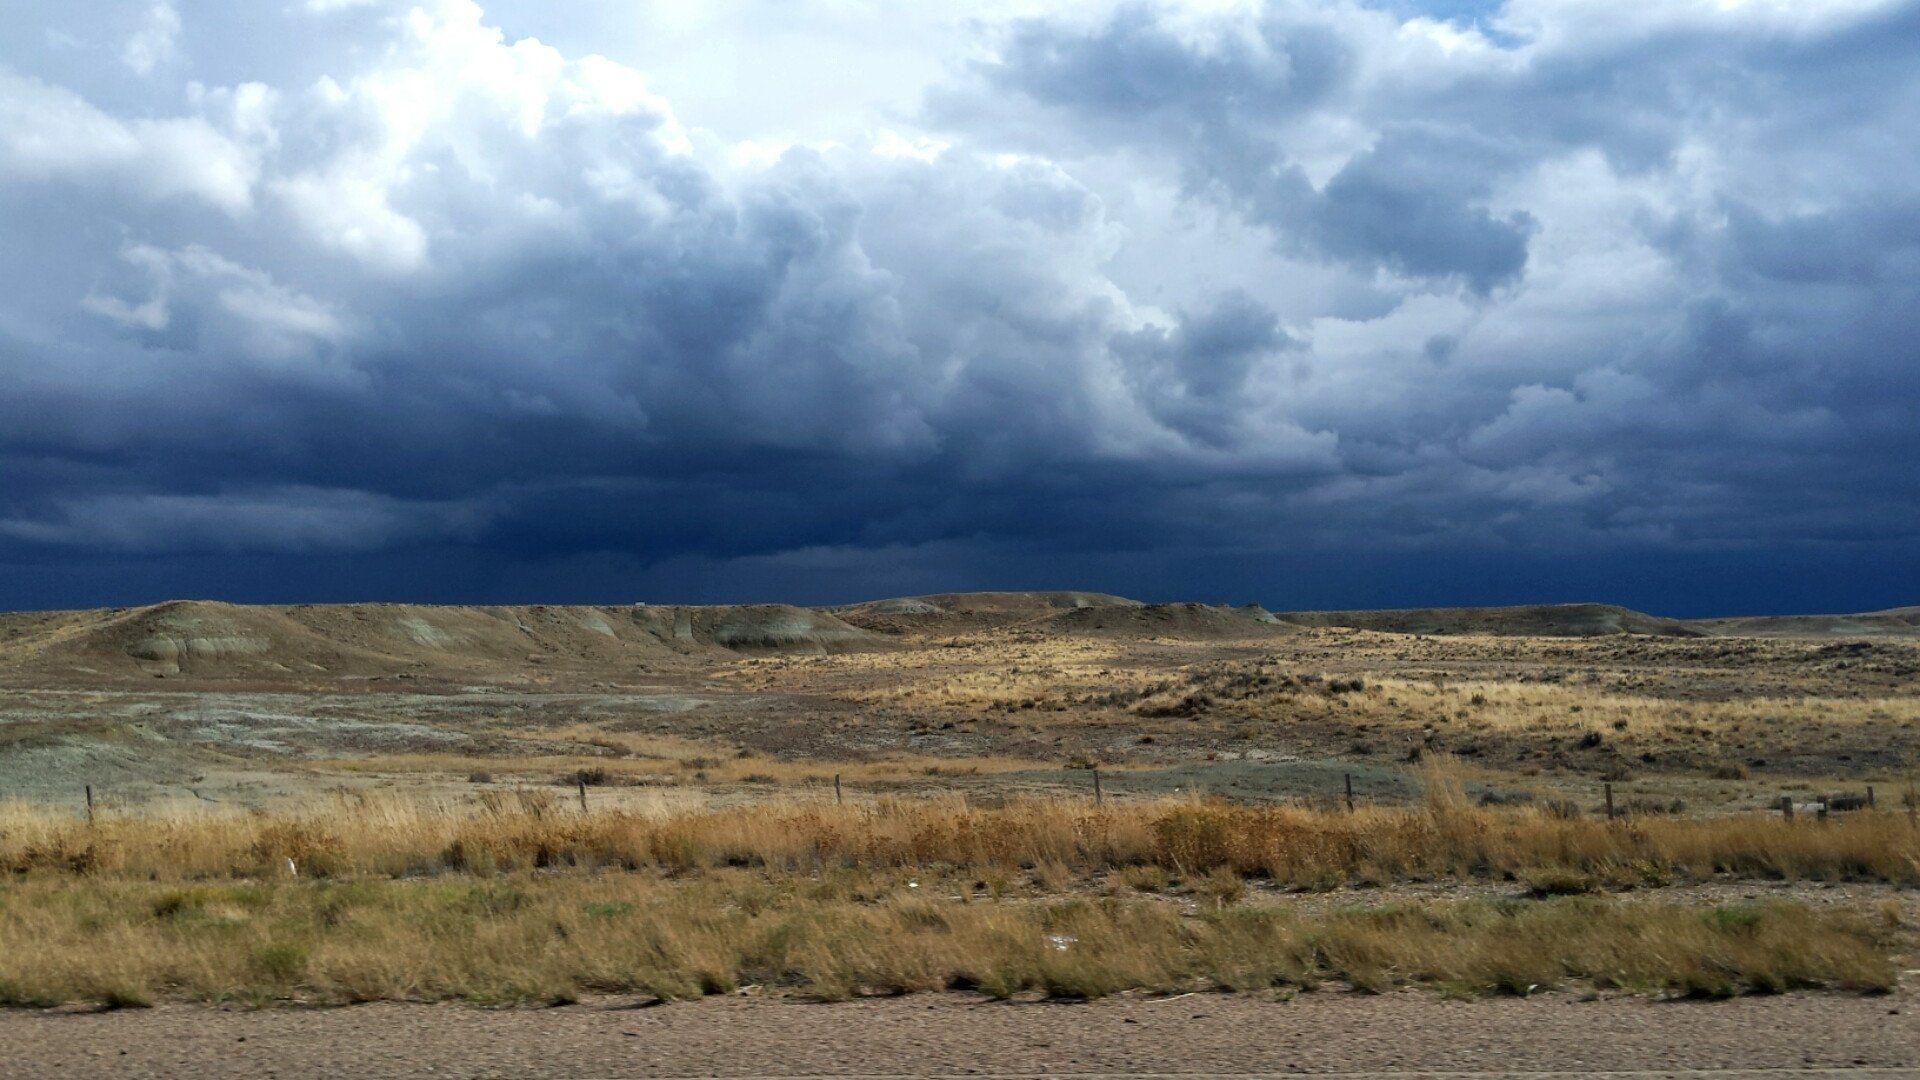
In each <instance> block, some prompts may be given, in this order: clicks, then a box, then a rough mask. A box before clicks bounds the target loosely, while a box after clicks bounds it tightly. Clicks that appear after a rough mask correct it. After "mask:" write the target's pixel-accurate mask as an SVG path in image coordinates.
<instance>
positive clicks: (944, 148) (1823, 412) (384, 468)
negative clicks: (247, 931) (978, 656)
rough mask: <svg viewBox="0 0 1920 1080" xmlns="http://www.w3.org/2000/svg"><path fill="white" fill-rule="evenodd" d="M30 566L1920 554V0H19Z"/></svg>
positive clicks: (1695, 590)
mask: <svg viewBox="0 0 1920 1080" xmlns="http://www.w3.org/2000/svg"><path fill="white" fill-rule="evenodd" d="M5 26H6V32H5V33H4V34H0V241H4V242H0V607H9V608H45V607H79V606H95V605H109V604H115V605H117V604H132V603H145V602H152V601H157V600H161V599H167V598H174V597H207V598H221V599H231V600H242V601H259V602H266V601H282V602H308V601H347V600H415V601H429V602H502V603H504V602H553V603H562V602H602V603H623V602H631V601H641V600H646V601H654V602H732V601H752V600H786V601H792V602H800V603H829V602H838V601H850V600H857V599H863V598H870V597H877V596H886V595H899V594H907V593H920V592H931V591H943V590H950V589H967V588H1082V589H1099V590H1106V591H1112V592H1119V593H1123V594H1126V595H1131V596H1137V597H1141V598H1143V599H1150V600H1162V599H1194V600H1206V601H1230V602H1236V603H1238V602H1249V601H1252V602H1259V603H1264V604H1267V605H1269V606H1271V607H1275V608H1308V607H1365V606H1414V605H1432V604H1472V603H1515V602H1536V601H1538V602H1550V601H1576V600H1600V601H1610V602H1618V603H1624V604H1629V605H1632V606H1635V607H1640V608H1644V609H1647V610H1651V611H1655V612H1658V613H1661V614H1669V615H1706V614H1734V613H1760V612H1800V611H1849V610H1868V609H1874V608H1884V607H1891V606H1897V605H1905V604H1915V603H1920V464H1917V463H1920V318H1917V317H1916V314H1915V313H1916V311H1920V134H1917V133H1920V0H1637V2H1635V3H1633V4H1619V3H1616V2H1613V0H1504V2H1499V0H1479V2H1476V0H1443V2H1434V3H1425V2H1421V0H1379V2H1354V0H1185V2H1164V3H1153V2H1119V3H1116V2H1108V0H1075V2H1066V0H1059V2H1052V0H980V2H973V3H968V4H942V3H932V2H924V3H908V2H902V0H712V2H704V3H692V2H683V0H574V2H570V3H566V4H552V3H544V2H538V0H504V2H497V3H490V4H486V5H484V6H483V5H481V4H476V3H474V2H471V0H416V2H405V0H400V2H389V0H268V2H266V3H260V2H257V0H256V2H242V0H125V2H123V0H99V2H96V3H87V4H73V3H71V2H68V0H7V3H6V5H5Z"/></svg>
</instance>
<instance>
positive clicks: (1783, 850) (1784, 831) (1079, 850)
mask: <svg viewBox="0 0 1920 1080" xmlns="http://www.w3.org/2000/svg"><path fill="white" fill-rule="evenodd" d="M1041 865H1054V866H1059V867H1062V868H1065V869H1066V870H1067V871H1069V872H1071V873H1073V874H1077V875H1083V876H1084V875H1090V874H1095V873H1104V872H1107V871H1115V870H1125V869H1127V868H1131V867H1156V868H1159V869H1162V870H1166V871H1170V872H1174V873H1179V874H1185V875H1193V874H1205V873H1210V872H1214V871H1223V872H1226V873H1230V874H1234V875H1238V876H1240V877H1242V878H1257V879H1262V880H1266V881H1270V882H1272V883H1274V884H1276V885H1279V886H1282V887H1290V888H1325V887H1332V886H1337V885H1343V884H1349V883H1362V884H1364V883H1390V882H1398V881H1407V880H1434V879H1454V880H1511V879H1517V878H1519V877H1520V876H1521V875H1524V874H1530V873H1532V874H1537V873H1540V872H1542V871H1546V870H1564V871H1570V872H1576V873H1581V874H1588V875H1592V876H1593V877H1594V878H1595V879H1596V880H1598V881H1601V882H1605V883H1611V884H1635V883H1660V882H1666V881H1686V880H1703V879H1707V878H1711V877H1714V876H1718V875H1734V876H1739V877H1747V878H1757V879H1796V880H1804V879H1813V880H1871V881H1882V882H1894V883H1900V884H1915V883H1920V827H1917V826H1916V824H1915V823H1914V821H1913V820H1912V819H1911V818H1910V817H1909V816H1908V815H1906V814H1902V813H1890V812H1863V813H1855V814H1849V815H1844V816H1837V817H1836V818H1835V819H1833V820H1830V821H1813V820H1808V819H1807V818H1806V817H1805V816H1803V817H1802V819H1801V820H1797V821H1793V822H1786V821H1782V820H1780V819H1779V818H1777V817H1774V816H1770V815H1762V814H1736V815H1727V816H1722V817H1713V818H1669V817H1636V818H1631V819H1628V820H1624V821H1620V822H1608V821H1605V820H1601V819H1597V818H1591V817H1586V818H1562V817H1557V816H1554V815H1553V814H1551V813H1548V812H1546V811H1543V810H1540V809H1534V808H1527V807H1522V808H1495V807H1478V806H1474V805H1471V804H1470V803H1469V802H1468V801H1467V800H1466V799H1465V797H1464V796H1462V795H1461V794H1460V791H1459V789H1458V787H1457V786H1455V785H1454V784H1453V783H1452V782H1451V781H1450V780H1449V779H1448V778H1447V777H1446V776H1445V775H1444V774H1438V773H1436V775H1435V776H1434V777H1433V778H1432V780H1431V781H1430V794H1429V796H1428V798H1427V800H1426V801H1425V802H1424V803H1423V804H1421V805H1417V806H1410V807H1363V808H1361V809H1360V810H1359V811H1358V812H1357V813H1350V814H1349V813H1337V812H1327V811H1319V810H1310V809H1304V808H1297V807H1255V806H1240V805H1230V804H1225V803H1214V802H1206V801H1201V800H1193V799H1189V800H1157V801H1148V802H1130V803H1117V802H1115V803H1109V804H1108V805H1107V806H1105V807H1094V806H1091V805H1089V804H1087V803H1085V802H1078V801H1069V800H1021V801H1014V802H1010V803H1007V804H1005V805H1000V806H980V805H975V804H971V803H969V802H968V801H966V800H965V799H962V798H958V797H953V798H942V799H920V800H906V799H881V800H878V801H871V802H867V801H856V802H854V803H850V804H848V805H845V806H837V805H835V804H833V803H832V802H831V801H830V797H829V799H828V800H827V801H822V800H814V801H800V800H792V799H789V800H785V801H777V802H769V803H761V804H756V805H752V806H742V807H734V808H727V809H701V808H698V807H691V808H690V806H689V804H688V803H687V802H686V801H683V800H678V799H672V798H668V797H667V796H666V795H665V794H664V793H663V794H661V795H659V796H657V797H654V798H651V799H647V798H642V799H640V800H638V801H623V803H622V804H621V805H619V806H617V807H610V808H605V809H593V810H590V811H582V810H580V809H579V808H578V807H577V806H576V805H575V804H574V803H573V802H572V800H571V799H568V798H564V797H562V796H561V794H560V793H559V792H557V791H555V790H554V789H552V788H540V789H525V790H519V791H505V790H496V791H489V792H485V793H483V794H482V795H480V796H479V797H477V798H475V799H471V800H462V801H440V802H433V801H419V800H408V799H401V798H394V797H377V796H365V795H355V796H338V797H336V798H334V799H333V800H330V801H327V802H325V803H323V804H322V805H319V806H317V807H315V808H313V809H310V810H306V811H294V812H277V813H235V812H224V813H223V812H218V811H206V810H198V809H190V808H188V809H180V810H178V811H176V812H172V813H164V814H161V813H156V814H117V813H102V814H101V815H100V816H99V818H98V819H97V821H95V822H93V823H88V822H87V821H85V820H82V819H79V818H76V817H75V816H74V815H73V814H72V813H71V812H61V811H55V810H50V809H47V808H44V807H36V806H31V805H26V804H17V803H16V804H10V805H7V806H5V807H0V872H13V873H36V872H39V873H76V874H106V875H132V876H138V877H142V878H149V879H156V880H196V879H218V878H231V877H255V876H263V877H273V876H277V875H285V874H287V873H289V872H292V873H294V874H298V875H304V876H328V877H355V876H369V875H371V876H406V875H419V874H428V873H444V872H482V873H493V872H500V871H514V870H523V869H554V868H562V867H573V868H581V869H598V868H626V869H632V868H641V867H664V868H667V869H670V870H676V871H687V870H696V869H701V868H709V867H725V866H752V867H766V868H772V869H777V870H813V869H817V868H820V867H823V866H834V867H860V868H871V867H920V866H942V867H956V868H1031V867H1035V866H1041Z"/></svg>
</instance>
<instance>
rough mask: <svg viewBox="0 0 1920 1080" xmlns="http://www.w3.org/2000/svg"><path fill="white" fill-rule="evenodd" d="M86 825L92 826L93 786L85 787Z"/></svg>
mask: <svg viewBox="0 0 1920 1080" xmlns="http://www.w3.org/2000/svg"><path fill="white" fill-rule="evenodd" d="M87 824H88V825H92V824H93V785H92V784H88V785H87Z"/></svg>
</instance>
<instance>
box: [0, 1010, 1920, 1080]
mask: <svg viewBox="0 0 1920 1080" xmlns="http://www.w3.org/2000/svg"><path fill="white" fill-rule="evenodd" d="M1855 1072H1857V1073H1859V1074H1861V1075H1874V1076H1911V1077H1920V995H1916V993H1915V992H1914V990H1913V989H1912V988H1911V987H1908V988H1904V989H1902V990H1901V991H1900V992H1898V993H1896V994H1893V995H1890V996H1885V997H1869V998H1862V997H1848V996H1840V995H1823V994H1796V995H1787V996H1782V997H1770V998H1744V999H1740V1000H1735V1001H1722V1002H1657V1001H1649V1000H1645V999H1635V998H1603V999H1597V1000H1581V999H1580V998H1579V997H1576V996H1574V995H1569V994H1554V995H1543V996H1539V997H1534V998H1529V999H1498V1000H1487V1001H1455V1000H1447V999H1444V998H1441V997H1438V996H1435V995H1432V994H1427V993H1417V992H1407V993H1394V994H1387V995H1382V996H1377V997H1376V996H1365V995H1359V994H1351V993H1344V992H1320V993H1312V994H1302V995H1299V996H1296V997H1294V998H1292V999H1290V1000H1284V1001H1283V1000H1274V999H1269V998H1262V997H1257V996H1253V995H1242V996H1228V995H1190V996H1186V997H1181V998H1173V999H1148V998H1126V999H1107V1000H1102V1001H1097V1002H1092V1003H1088V1004H1059V1003H1018V1002H1016V1003H995V1002H985V1001H980V1000H977V999H973V998H970V997H965V996H961V995H923V996H915V997H903V998H891V999H884V1000H864V1001H853V1002H846V1003H840V1004H818V1003H809V1002H802V1001H795V1000H791V999H781V998H757V997H725V998H709V999H706V1000H703V1001H697V1002H687V1003H677V1004H671V1005H664V1006H658V1007H652V1008H634V1007H632V1006H631V1005H630V1004H629V1003H627V1002H625V1001H596V1002H589V1003H585V1004H581V1005H575V1006H567V1007H561V1008H551V1009H513V1010H482V1009H475V1008H470V1007H461V1006H441V1005H369V1006H360V1007H351V1008H335V1009H270V1010H261V1011H248V1010H239V1009H214V1008H207V1007H191V1006H163V1007H160V1008H154V1009H144V1010H129V1011H120V1012H106V1013H75V1012H44V1013H42V1012H27V1011H14V1012H0V1077H39V1076H61V1077H86V1076H113V1077H160V1076H183V1075H191V1076H194V1077H196V1078H200V1080H213V1078H219V1077H261V1076H275V1077H307V1076H326V1077H329V1078H332V1080H344V1078H349V1077H363V1076H396V1075H424V1074H431V1075H437V1076H474V1077H480V1076H486V1077H678V1076H722V1077H735V1076H772V1077H800V1076H861V1077H876V1076H1003V1077H1005V1076H1041V1075H1046V1076H1073V1075H1082V1076H1134V1077H1142V1076H1162V1077H1172V1076H1251V1075H1284V1074H1297V1073H1317V1074H1332V1075H1348V1076H1411V1075H1417V1076H1445V1075H1455V1076H1531V1077H1539V1076H1543V1075H1564V1076H1595V1075H1609V1074H1611V1075H1627V1076H1689V1075H1691V1076H1719V1077H1734V1076H1790V1075H1804V1076H1822V1075H1834V1074H1837V1073H1855Z"/></svg>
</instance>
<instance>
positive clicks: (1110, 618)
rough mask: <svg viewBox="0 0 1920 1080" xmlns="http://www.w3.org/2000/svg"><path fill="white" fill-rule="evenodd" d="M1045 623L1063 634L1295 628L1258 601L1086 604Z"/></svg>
mask: <svg viewBox="0 0 1920 1080" xmlns="http://www.w3.org/2000/svg"><path fill="white" fill-rule="evenodd" d="M1047 626H1048V627H1049V628H1051V629H1053V630H1056V631H1058V632H1060V633H1063V634H1101V635H1111V636H1118V637H1144V638H1182V639H1201V640H1220V639H1226V638H1252V637H1272V636H1275V635H1282V634H1292V633H1298V632H1299V628H1298V627H1295V626H1292V625H1290V624H1288V623H1285V622H1282V621H1281V620H1279V619H1277V618H1275V617H1274V616H1273V614H1272V613H1271V612H1269V611H1267V610H1266V609H1265V608H1263V607H1261V606H1259V605H1258V604H1247V605H1245V606H1243V607H1227V606H1225V605H1218V606H1216V605H1213V604H1143V605H1140V606H1138V607H1100V608H1096V607H1089V608H1080V609H1077V610H1074V611H1068V612H1064V613H1062V614H1060V615H1056V616H1054V617H1053V618H1052V619H1050V620H1048V622H1047Z"/></svg>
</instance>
